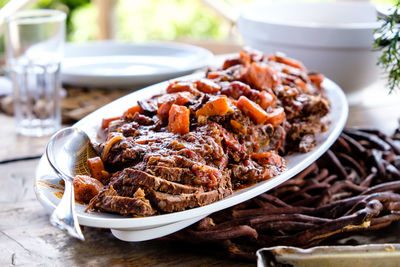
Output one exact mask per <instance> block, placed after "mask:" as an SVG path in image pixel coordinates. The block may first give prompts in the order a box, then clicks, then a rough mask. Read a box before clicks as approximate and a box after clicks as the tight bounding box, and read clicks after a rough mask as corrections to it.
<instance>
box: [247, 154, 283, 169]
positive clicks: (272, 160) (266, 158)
mask: <svg viewBox="0 0 400 267" xmlns="http://www.w3.org/2000/svg"><path fill="white" fill-rule="evenodd" d="M251 158H252V159H253V160H255V161H257V162H258V163H259V164H262V165H265V164H268V165H273V166H277V167H281V166H282V165H283V160H282V157H281V156H279V155H278V154H277V153H276V152H274V151H268V152H262V153H254V154H252V155H251Z"/></svg>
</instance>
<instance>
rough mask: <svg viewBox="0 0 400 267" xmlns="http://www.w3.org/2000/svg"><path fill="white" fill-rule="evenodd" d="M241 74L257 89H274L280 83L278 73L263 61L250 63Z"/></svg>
mask: <svg viewBox="0 0 400 267" xmlns="http://www.w3.org/2000/svg"><path fill="white" fill-rule="evenodd" d="M243 75H244V78H245V80H246V81H247V82H248V83H249V84H251V85H252V87H253V88H256V89H258V90H264V89H274V88H275V87H277V86H278V85H280V84H281V80H280V78H279V75H278V73H277V72H276V71H275V70H274V69H273V68H272V67H271V66H269V65H266V64H263V63H255V62H253V63H251V64H250V66H249V67H248V68H247V69H246V71H245V73H244V74H243Z"/></svg>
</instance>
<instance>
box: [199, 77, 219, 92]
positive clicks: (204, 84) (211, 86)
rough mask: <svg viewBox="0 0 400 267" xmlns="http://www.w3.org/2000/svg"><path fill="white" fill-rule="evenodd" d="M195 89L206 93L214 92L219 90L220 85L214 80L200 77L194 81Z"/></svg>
mask: <svg viewBox="0 0 400 267" xmlns="http://www.w3.org/2000/svg"><path fill="white" fill-rule="evenodd" d="M196 86H197V90H199V91H201V92H203V93H207V94H215V93H218V92H219V90H221V87H220V86H219V85H218V84H216V83H215V82H213V81H211V80H207V79H200V80H198V81H196Z"/></svg>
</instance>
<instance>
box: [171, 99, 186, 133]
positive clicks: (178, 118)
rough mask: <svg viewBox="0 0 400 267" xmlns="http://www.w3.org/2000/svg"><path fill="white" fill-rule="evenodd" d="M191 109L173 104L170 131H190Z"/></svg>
mask: <svg viewBox="0 0 400 267" xmlns="http://www.w3.org/2000/svg"><path fill="white" fill-rule="evenodd" d="M189 123H190V111H189V109H188V108H187V107H185V106H178V105H175V104H173V105H172V106H171V109H170V110H169V117H168V131H170V132H172V133H174V134H185V133H188V132H189Z"/></svg>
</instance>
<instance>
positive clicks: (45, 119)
mask: <svg viewBox="0 0 400 267" xmlns="http://www.w3.org/2000/svg"><path fill="white" fill-rule="evenodd" d="M65 18H66V15H65V13H63V12H61V11H57V10H44V9H43V10H28V11H22V12H18V13H16V14H14V15H12V16H10V17H9V18H8V19H7V21H6V22H7V34H6V61H7V68H8V71H9V73H10V76H11V78H12V82H13V89H14V114H15V118H16V123H17V132H18V133H20V134H22V135H27V136H44V135H50V134H52V133H54V132H55V131H57V130H58V129H59V128H60V126H61V108H60V88H61V80H60V66H61V59H62V56H63V50H64V42H65Z"/></svg>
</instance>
